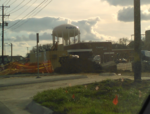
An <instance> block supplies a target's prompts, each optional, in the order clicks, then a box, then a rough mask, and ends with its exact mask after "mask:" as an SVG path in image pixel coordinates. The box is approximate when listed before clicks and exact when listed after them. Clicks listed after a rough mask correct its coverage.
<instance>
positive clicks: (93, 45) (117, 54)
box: [64, 42, 134, 63]
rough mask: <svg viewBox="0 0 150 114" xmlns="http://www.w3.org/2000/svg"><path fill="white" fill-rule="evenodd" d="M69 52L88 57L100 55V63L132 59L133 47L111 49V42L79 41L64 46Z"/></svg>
mask: <svg viewBox="0 0 150 114" xmlns="http://www.w3.org/2000/svg"><path fill="white" fill-rule="evenodd" d="M64 50H67V52H68V53H69V54H73V55H79V56H80V58H90V57H92V56H95V55H100V56H101V63H105V62H108V61H115V60H117V59H121V58H125V59H127V60H128V61H131V60H132V59H133V51H134V50H133V49H112V43H111V42H81V43H77V44H72V45H67V46H64Z"/></svg>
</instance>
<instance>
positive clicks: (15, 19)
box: [13, 0, 37, 20]
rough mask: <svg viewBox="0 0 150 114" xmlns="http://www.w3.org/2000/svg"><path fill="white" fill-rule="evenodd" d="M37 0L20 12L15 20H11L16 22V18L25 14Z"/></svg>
mask: <svg viewBox="0 0 150 114" xmlns="http://www.w3.org/2000/svg"><path fill="white" fill-rule="evenodd" d="M36 1H37V0H35V1H34V2H33V3H32V4H31V5H30V6H29V7H27V8H26V9H25V10H24V11H23V12H21V13H20V14H19V15H18V16H17V17H16V18H15V19H13V20H16V19H17V18H19V17H20V16H21V15H22V14H23V13H25V12H26V11H27V10H28V9H29V8H30V7H31V6H32V5H33V4H34V3H35V2H36Z"/></svg>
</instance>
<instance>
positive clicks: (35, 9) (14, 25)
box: [7, 0, 45, 29]
mask: <svg viewBox="0 0 150 114" xmlns="http://www.w3.org/2000/svg"><path fill="white" fill-rule="evenodd" d="M44 2H45V0H43V2H41V3H40V4H39V5H38V6H37V7H35V8H34V9H33V10H32V11H31V12H30V13H28V14H27V15H26V16H24V17H23V18H22V19H21V20H19V21H17V22H16V23H14V24H13V25H12V26H10V27H8V28H7V29H10V28H12V27H13V26H15V25H16V24H17V23H19V22H20V21H22V20H23V19H24V18H26V17H27V16H28V15H29V14H31V13H32V12H33V11H35V10H36V9H37V8H38V7H39V6H40V5H42V4H43V3H44Z"/></svg>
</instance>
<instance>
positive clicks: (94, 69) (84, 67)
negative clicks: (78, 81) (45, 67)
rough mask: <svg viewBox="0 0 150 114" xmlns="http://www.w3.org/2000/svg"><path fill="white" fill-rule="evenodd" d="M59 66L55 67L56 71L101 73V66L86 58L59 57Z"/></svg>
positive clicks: (61, 72)
mask: <svg viewBox="0 0 150 114" xmlns="http://www.w3.org/2000/svg"><path fill="white" fill-rule="evenodd" d="M59 62H60V64H61V67H58V68H56V69H55V72H56V73H60V74H71V73H101V72H102V66H101V65H100V64H97V63H95V62H93V61H90V60H88V59H81V58H69V57H66V58H60V60H59Z"/></svg>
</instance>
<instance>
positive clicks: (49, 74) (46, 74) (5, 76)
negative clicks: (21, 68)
mask: <svg viewBox="0 0 150 114" xmlns="http://www.w3.org/2000/svg"><path fill="white" fill-rule="evenodd" d="M37 75H38V74H17V75H1V76H0V78H10V77H26V76H37ZM39 75H40V76H53V75H56V73H45V74H39Z"/></svg>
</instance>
